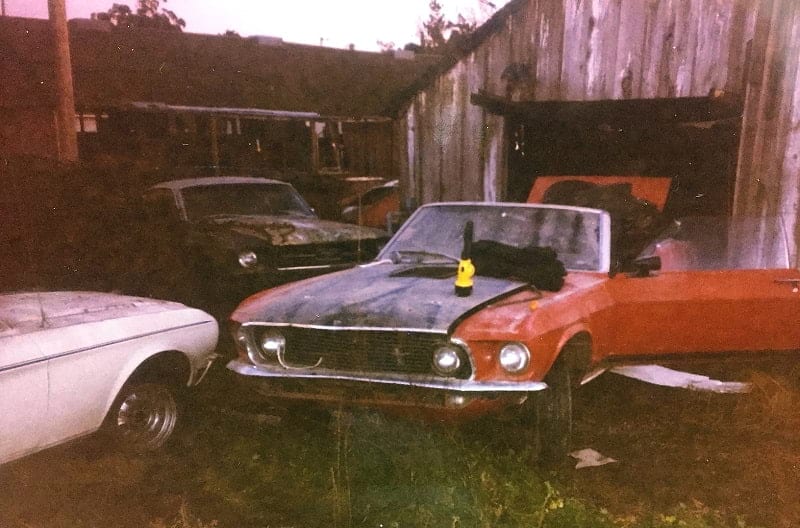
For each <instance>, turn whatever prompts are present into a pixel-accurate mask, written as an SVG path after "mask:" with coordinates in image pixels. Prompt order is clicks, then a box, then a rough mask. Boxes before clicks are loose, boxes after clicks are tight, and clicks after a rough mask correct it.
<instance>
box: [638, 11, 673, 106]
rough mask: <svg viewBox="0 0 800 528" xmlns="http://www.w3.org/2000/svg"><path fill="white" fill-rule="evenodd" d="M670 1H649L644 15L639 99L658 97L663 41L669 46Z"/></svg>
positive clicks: (661, 72)
mask: <svg viewBox="0 0 800 528" xmlns="http://www.w3.org/2000/svg"><path fill="white" fill-rule="evenodd" d="M668 3H671V0H655V1H649V2H648V3H647V4H648V5H647V9H646V11H645V13H644V15H645V35H644V48H643V50H642V71H641V76H642V81H641V92H640V94H639V97H641V98H648V97H659V96H660V94H659V86H660V84H661V77H662V75H663V71H662V67H663V63H662V60H661V59H662V55H663V51H664V46H665V41H666V45H669V37H668V32H667V28H668V26H669V16H670V9H669V6H668V5H667V4H668Z"/></svg>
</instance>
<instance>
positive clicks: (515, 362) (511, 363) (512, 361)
mask: <svg viewBox="0 0 800 528" xmlns="http://www.w3.org/2000/svg"><path fill="white" fill-rule="evenodd" d="M498 359H499V361H500V366H501V367H503V370H505V371H506V372H509V373H511V374H516V373H517V372H521V371H523V370H525V369H526V368H527V366H528V363H529V362H530V360H531V353H530V352H529V351H528V347H526V346H525V345H523V344H522V343H507V344H505V345H503V348H501V349H500V354H499V356H498Z"/></svg>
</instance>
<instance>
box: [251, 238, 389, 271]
mask: <svg viewBox="0 0 800 528" xmlns="http://www.w3.org/2000/svg"><path fill="white" fill-rule="evenodd" d="M385 242H386V240H385V239H369V240H361V241H359V240H347V241H344V242H329V243H319V244H303V245H287V246H276V247H274V248H272V251H271V252H270V253H271V254H270V255H265V257H266V258H265V259H264V261H265V262H271V263H272V265H274V266H275V267H281V268H290V267H302V266H321V265H341V264H357V263H359V262H368V261H370V260H372V259H374V258H375V256H376V255H377V254H378V252H379V251H380V249H381V247H382V246H383V244H384V243H385Z"/></svg>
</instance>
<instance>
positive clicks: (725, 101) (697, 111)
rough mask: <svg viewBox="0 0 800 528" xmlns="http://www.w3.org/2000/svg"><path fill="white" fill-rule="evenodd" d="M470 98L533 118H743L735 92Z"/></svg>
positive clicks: (491, 110)
mask: <svg viewBox="0 0 800 528" xmlns="http://www.w3.org/2000/svg"><path fill="white" fill-rule="evenodd" d="M470 102H471V103H472V104H474V105H477V106H480V107H483V108H484V109H486V111H487V112H489V113H491V114H495V115H501V116H507V117H513V118H517V119H522V120H526V121H534V122H550V123H553V122H561V123H565V124H566V123H571V124H586V125H593V124H601V123H620V122H626V123H629V122H647V123H654V122H655V123H676V124H677V123H697V122H704V121H720V120H725V119H734V118H740V117H741V116H742V103H741V99H740V98H739V97H737V96H735V95H733V94H714V95H709V96H707V97H676V98H658V99H606V100H600V101H510V100H508V99H506V98H504V97H500V96H496V95H491V94H487V93H486V92H483V91H481V92H478V93H472V94H471V95H470Z"/></svg>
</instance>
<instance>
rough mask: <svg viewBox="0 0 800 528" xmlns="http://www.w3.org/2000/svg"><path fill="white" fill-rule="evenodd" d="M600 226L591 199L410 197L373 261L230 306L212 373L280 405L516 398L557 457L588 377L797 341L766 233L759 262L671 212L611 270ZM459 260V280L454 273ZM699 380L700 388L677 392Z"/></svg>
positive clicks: (788, 292)
mask: <svg viewBox="0 0 800 528" xmlns="http://www.w3.org/2000/svg"><path fill="white" fill-rule="evenodd" d="M612 232H613V230H612V225H611V216H610V215H609V213H607V212H605V211H603V210H599V209H591V208H583V207H575V206H563V205H545V204H510V203H439V204H430V205H426V206H423V207H421V208H420V209H418V210H417V211H416V212H415V213H414V214H413V215H412V216H411V218H410V219H409V220H408V221H407V222H406V223H405V224H404V225H403V227H401V229H400V230H399V231H398V232H397V233H396V234H395V236H394V237H393V238H392V239H391V240H390V241H389V242H388V243H387V245H386V246H385V247H384V248H383V250H382V251H381V253H380V254H379V255H378V257H377V259H376V260H375V261H373V262H371V263H369V264H365V265H362V266H359V267H356V268H353V269H349V270H346V271H341V272H337V273H333V274H330V275H325V276H321V277H317V278H313V279H309V280H305V281H301V282H297V283H293V284H289V285H285V286H281V287H278V288H275V289H271V290H267V291H264V292H261V293H259V294H256V295H254V296H252V297H250V298H249V299H247V300H245V301H244V302H243V303H242V304H241V305H240V306H239V307H238V309H237V310H236V311H235V312H234V313H233V315H232V323H233V328H232V330H233V334H234V339H235V340H236V343H237V346H238V350H239V355H238V358H237V359H235V360H233V361H231V362H230V363H229V364H228V368H229V369H231V370H233V371H234V372H236V373H238V374H241V375H242V376H244V377H247V379H248V380H249V382H252V383H254V384H255V385H256V390H258V391H259V392H262V393H267V394H270V395H274V396H276V397H282V398H299V399H311V400H318V401H333V402H338V401H345V402H349V403H354V404H366V405H372V406H383V407H389V408H399V409H403V410H411V411H412V412H414V413H418V414H421V413H422V412H423V411H425V412H435V413H438V414H446V415H453V416H463V417H472V416H476V415H481V414H486V413H498V412H500V411H507V410H509V409H511V410H517V409H518V410H520V411H522V413H523V414H524V413H528V412H529V413H531V416H533V417H534V418H535V419H534V420H531V423H532V428H533V429H535V430H536V431H538V435H537V438H538V441H539V443H540V448H541V452H542V454H543V455H544V456H556V455H561V454H563V453H564V452H565V450H566V449H567V448H568V445H569V436H570V432H571V424H572V391H573V390H574V389H575V388H576V387H578V386H579V385H580V384H581V383H582V382H587V381H589V380H591V379H592V378H593V377H594V376H596V375H598V374H599V373H601V372H603V371H604V370H616V371H618V372H619V373H622V374H627V375H632V376H634V377H639V378H647V377H648V376H651V377H653V376H654V377H655V378H656V379H655V381H656V382H658V381H659V380H658V379H657V378H658V377H659V375H662V374H663V372H659V371H655V374H654V373H653V371H651V372H649V373H644V374H643V373H642V372H637V371H636V369H637V368H641V365H643V364H647V365H651V364H659V365H660V364H662V363H663V362H667V361H673V360H675V359H681V360H690V359H695V358H705V359H709V358H710V359H712V360H713V362H721V361H724V360H729V359H730V358H731V357H732V356H731V355H730V354H731V353H745V354H747V355H749V356H750V357H754V356H755V357H758V356H759V355H760V356H764V355H765V354H766V353H767V352H769V353H771V354H772V353H775V352H794V351H797V350H798V349H800V293H798V288H799V287H800V272H798V270H796V269H791V268H790V267H789V263H788V254H787V253H786V247H785V245H784V244H782V242H781V241H780V237H776V238H775V239H772V240H771V243H772V251H771V252H769V253H770V254H771V255H772V256H771V257H769V258H767V257H765V256H764V255H765V254H766V253H767V252H764V251H760V252H758V254H757V255H751V253H752V252H751V251H750V250H751V249H752V247H750V246H749V245H748V244H749V243H748V241H747V240H746V239H745V238H743V236H742V234H743V233H745V234H752V233H753V232H754V231H753V230H752V229H750V228H749V226H748V225H747V223H746V222H745V221H734V220H733V219H730V218H729V219H725V220H723V221H721V222H717V223H713V224H712V225H710V226H709V225H708V224H707V223H703V222H700V221H699V220H684V221H682V222H673V223H670V224H669V225H668V229H667V232H666V234H665V236H664V237H662V238H659V239H657V240H655V241H653V242H652V243H651V244H650V245H649V246H648V247H646V248H645V249H644V252H643V253H642V254H640V256H639V257H638V258H633V259H629V261H628V262H622V263H619V255H621V253H619V252H617V250H616V249H615V250H614V252H612V240H614V239H615V236H612ZM465 233H467V234H468V235H469V236H467V235H465ZM553 255H554V257H553ZM615 255H616V256H615ZM556 258H557V260H556ZM470 261H471V264H470V265H474V269H475V275H474V277H470V276H469V274H467V275H466V276H464V275H462V273H460V271H463V269H467V268H468V267H469V266H465V263H467V262H470ZM562 263H563V266H562V265H561V264H562ZM662 264H663V269H662ZM459 281H461V285H462V288H461V289H460V290H459V288H458V284H459ZM666 370H667V369H664V371H666ZM669 372H671V373H675V371H669ZM698 380H699V381H698ZM702 380H706V381H708V382H709V383H711V384H712V385H713V383H714V380H711V379H708V378H703V377H701V376H695V377H692V378H689V381H688V382H686V383H685V384H684V385H683V386H692V387H693V388H703V387H701V385H703V384H702V383H701V381H702ZM650 381H653V380H652V379H651V380H650ZM720 383H721V382H720ZM693 384H694V385H693ZM706 385H708V384H706ZM717 387H718V388H719V389H720V390H728V389H730V390H739V389H741V388H742V386H741V385H735V386H732V388H731V386H726V385H724V384H720V385H718V386H717Z"/></svg>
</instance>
